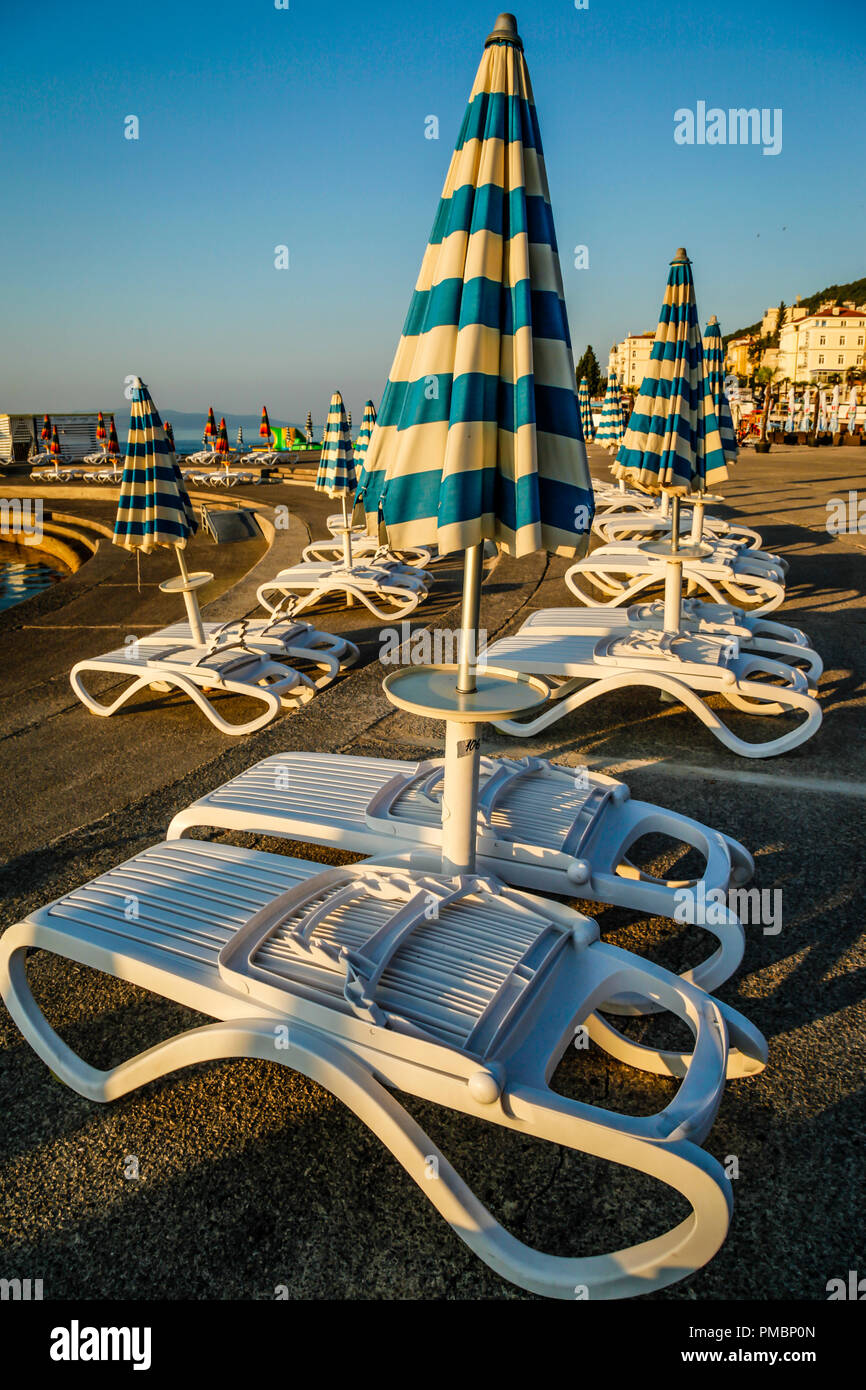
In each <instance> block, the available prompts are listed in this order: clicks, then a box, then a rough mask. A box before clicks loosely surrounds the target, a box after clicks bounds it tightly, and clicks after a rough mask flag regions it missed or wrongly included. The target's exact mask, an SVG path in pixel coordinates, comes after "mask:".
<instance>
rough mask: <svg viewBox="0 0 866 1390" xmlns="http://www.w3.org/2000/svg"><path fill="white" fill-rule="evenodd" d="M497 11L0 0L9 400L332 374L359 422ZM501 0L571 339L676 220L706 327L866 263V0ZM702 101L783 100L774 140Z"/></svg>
mask: <svg viewBox="0 0 866 1390" xmlns="http://www.w3.org/2000/svg"><path fill="white" fill-rule="evenodd" d="M10 11H12V12H10ZM495 18H496V6H495V4H492V3H490V2H489V0H486V2H485V3H484V4H480V3H477V2H476V0H453V2H452V0H437V3H436V4H435V5H417V6H412V5H407V4H406V3H405V0H404V2H403V3H392V0H380V2H379V3H376V0H369V2H368V3H366V4H364V5H358V4H349V3H344V2H342V0H340V2H339V3H334V4H327V3H322V0H290V8H289V9H287V10H278V9H276V8H275V5H274V3H273V0H208V3H202V0H173V3H167V0H148V3H147V4H146V5H142V6H138V5H134V4H130V5H118V4H116V3H102V2H101V0H91V3H88V4H86V5H82V6H75V5H71V4H69V3H59V2H58V0H45V3H41V4H40V5H39V6H38V7H32V6H24V5H23V4H19V5H17V6H16V7H15V8H14V10H12V7H11V6H6V7H4V13H3V14H2V16H0V51H2V52H3V55H4V63H3V66H4V84H3V86H2V88H0V168H2V172H3V180H4V188H3V199H2V206H3V216H2V219H0V247H2V264H3V266H4V268H5V271H6V274H5V277H4V286H3V332H2V333H0V409H4V410H38V411H43V410H49V411H59V410H63V409H66V410H70V409H89V408H95V407H97V406H103V405H104V406H114V405H116V404H118V403H119V402H120V401H121V399H122V395H123V383H124V378H125V377H126V376H127V375H128V374H131V373H140V374H141V375H142V376H143V378H144V379H145V381H147V382H148V384H149V385H150V387H151V390H152V392H153V394H154V398H155V400H156V402H157V404H158V406H159V407H160V409H161V410H162V411H163V413H164V414H167V413H169V412H170V411H171V409H172V408H173V409H175V410H198V409H204V408H206V407H207V406H208V405H209V404H213V405H214V406H215V407H216V409H217V412H218V413H225V414H226V415H228V416H229V417H231V413H232V412H233V411H244V412H246V411H256V410H258V409H259V408H260V407H261V405H262V404H263V403H265V404H267V406H268V408H269V410H270V411H271V413H272V414H273V416H274V417H275V418H286V417H288V418H292V419H303V418H304V416H305V415H306V412H307V410H308V409H312V411H313V416H314V419H316V420H321V419H322V418H323V416H324V414H325V412H326V409H327V402H328V399H329V397H330V394H331V391H332V390H333V389H334V388H335V387H338V388H340V389H341V390H342V391H343V393H344V396H345V397H346V402H347V405H348V406H349V407H350V408H351V409H352V410H353V412H357V418H358V419H360V412H361V408H362V405H363V401H364V400H365V399H366V397H368V396H372V397H373V399H374V400H375V401H376V402H377V403H378V401H379V399H380V397H381V393H382V389H383V386H384V383H385V379H386V377H387V373H388V369H389V367H390V364H391V359H392V356H393V353H394V349H395V347H396V343H397V339H398V337H399V333H400V329H401V326H402V322H403V318H404V315H405V312H406V308H407V305H408V302H409V298H410V295H411V291H412V287H413V285H414V282H415V278H416V275H417V272H418V268H419V265H420V262H421V257H422V255H423V251H424V247H425V243H426V239H427V235H428V233H429V230H430V227H431V224H432V220H433V215H434V213H435V210H436V206H437V202H438V198H439V194H440V192H441V188H442V183H443V180H444V177H445V173H446V170H447V167H448V162H449V159H450V155H451V150H452V147H453V142H454V138H455V136H456V134H457V130H458V127H459V125H460V121H461V118H462V115H463V111H464V108H465V105H466V100H467V97H468V94H469V89H470V86H471V83H472V79H473V76H474V74H475V70H476V67H477V64H478V61H479V58H480V56H481V52H482V47H483V42H484V39H485V37H486V35H487V34H488V32H489V31H490V29H491V28H492V26H493V22H494V20H495ZM517 18H518V22H519V26H520V32H521V34H522V37H523V40H524V44H525V49H526V57H527V61H528V64H529V70H530V74H531V77H532V81H533V87H534V90H535V98H536V103H537V106H538V111H539V119H540V123H541V132H542V138H543V141H544V149H545V155H546V160H547V167H548V176H549V180H550V187H551V196H552V200H553V209H554V216H555V220H556V228H557V235H558V239H559V244H560V250H561V255H562V262H563V274H564V280H565V286H566V296H567V301H568V310H569V318H570V323H571V331H572V338H573V340H574V345H575V352H576V355H578V354H579V353H580V352H581V351H582V350H583V348H584V347H585V345H586V344H587V342H591V343H592V344H593V346H594V347H595V349H596V352H597V353H598V355H599V358H600V359H601V360H602V363H603V364H604V363H605V362H606V359H607V351H608V349H609V347H610V344H611V343H612V342H613V340H614V338H619V337H621V336H622V335H623V334H624V333H626V332H627V331H629V330H631V331H639V330H642V329H645V328H653V327H654V326H655V323H656V319H657V313H658V307H659V303H660V300H661V297H662V292H663V288H664V283H665V277H666V274H667V265H668V261H669V259H670V257H671V254H672V253H673V251H674V250H675V248H676V247H677V246H679V245H685V246H686V247H687V249H688V251H689V254H690V255H691V257H692V261H693V265H694V272H695V281H696V288H697V296H698V308H699V311H700V313H701V316H702V318H704V319H706V318H707V317H709V315H710V314H712V313H716V314H718V315H719V318H720V321H721V323H722V328H723V331H724V330H725V329H726V328H734V327H736V326H738V325H740V324H742V323H744V322H750V321H752V320H754V319H755V318H757V317H758V316H759V314H760V313H761V312H762V311H763V309H764V308H765V307H766V305H768V304H771V303H778V301H779V299H780V298H784V299H785V300H786V301H787V302H790V301H791V300H793V298H794V297H795V295H796V294H798V293H799V294H803V295H806V294H809V293H811V292H812V291H814V290H816V289H819V288H821V287H822V286H823V285H825V284H828V283H831V282H834V281H837V282H842V281H845V280H848V279H854V278H857V277H859V276H861V275H863V274H864V273H866V254H864V248H866V234H864V232H866V179H864V163H863V151H862V138H863V137H862V131H863V116H864V95H863V94H864V82H863V76H862V56H863V52H864V39H866V7H864V6H863V5H862V3H861V0H836V2H835V3H834V4H833V5H832V6H816V5H814V4H811V3H806V2H805V0H762V3H761V4H760V5H756V4H755V3H754V0H749V3H745V0H726V3H724V4H722V3H713V4H712V5H704V6H699V5H694V4H693V5H691V6H688V5H675V6H663V5H660V4H658V3H655V0H644V2H643V3H635V0H589V8H588V9H586V10H577V9H576V8H575V6H574V3H573V0H534V3H533V4H532V5H531V6H526V7H525V8H524V10H523V13H521V11H520V10H519V8H518V10H517ZM698 101H705V102H706V103H707V105H708V106H719V107H722V108H725V109H726V108H728V107H731V106H748V107H751V106H756V107H759V108H760V107H768V108H777V107H780V108H781V109H782V112H783V144H782V151H781V153H780V154H779V155H778V156H775V157H772V156H764V155H762V153H761V150H760V148H758V147H754V146H745V147H740V146H736V147H735V146H718V147H709V146H706V145H704V146H697V145H696V146H693V147H683V146H677V145H676V144H675V143H674V140H673V131H674V111H675V110H676V109H677V108H680V107H691V108H693V109H694V108H695V106H696V103H697V102H698ZM128 115H136V116H137V117H138V119H139V122H140V138H139V139H138V140H137V141H132V140H126V139H124V118H125V117H126V116H128ZM429 115H436V116H437V117H438V119H439V123H440V131H439V134H440V138H439V139H438V140H429V139H425V135H424V131H425V117H427V116H429ZM280 244H285V245H287V246H288V247H289V255H290V268H289V269H288V270H286V271H279V270H276V269H275V268H274V247H275V246H277V245H280ZM576 245H586V246H587V247H588V248H589V268H588V269H585V270H577V269H575V267H574V256H573V250H572V248H574V247H575V246H576Z"/></svg>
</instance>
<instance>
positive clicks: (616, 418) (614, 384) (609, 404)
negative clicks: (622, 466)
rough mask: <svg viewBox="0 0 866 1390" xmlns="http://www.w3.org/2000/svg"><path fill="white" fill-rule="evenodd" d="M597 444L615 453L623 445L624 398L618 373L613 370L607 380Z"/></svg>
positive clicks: (596, 439)
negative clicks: (621, 393)
mask: <svg viewBox="0 0 866 1390" xmlns="http://www.w3.org/2000/svg"><path fill="white" fill-rule="evenodd" d="M595 442H596V444H601V445H603V447H604V448H605V449H608V450H609V451H610V452H615V451H616V450H617V449H618V448H619V446H620V444H621V443H622V396H621V395H620V390H619V381H618V380H617V375H616V372H615V371H613V370H611V372H610V375H609V376H608V379H607V391H606V392H605V397H604V405H603V406H602V409H601V419H600V420H599V422H598V432H597V434H596V436H595Z"/></svg>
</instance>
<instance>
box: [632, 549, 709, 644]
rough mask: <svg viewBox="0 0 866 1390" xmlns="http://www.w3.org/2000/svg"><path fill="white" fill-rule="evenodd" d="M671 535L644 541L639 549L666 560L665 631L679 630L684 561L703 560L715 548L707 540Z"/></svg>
mask: <svg viewBox="0 0 866 1390" xmlns="http://www.w3.org/2000/svg"><path fill="white" fill-rule="evenodd" d="M678 542H679V537H678V536H674V535H671V536H670V538H669V539H668V540H664V541H642V542H641V544H640V546H639V549H640V550H642V551H643V552H644V554H646V555H653V556H655V557H657V558H658V559H661V560H664V562H665V632H679V630H680V614H681V610H682V598H683V561H684V560H703V559H706V557H707V556H708V555H712V553H713V548H712V546H711V545H707V544H706V542H705V541H697V542H695V541H688V542H686V544H685V545H683V544H681V543H678Z"/></svg>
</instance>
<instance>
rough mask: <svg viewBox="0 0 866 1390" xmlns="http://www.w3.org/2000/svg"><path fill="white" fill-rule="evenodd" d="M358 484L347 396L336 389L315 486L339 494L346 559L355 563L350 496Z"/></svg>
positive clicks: (347, 563) (331, 493) (330, 495)
mask: <svg viewBox="0 0 866 1390" xmlns="http://www.w3.org/2000/svg"><path fill="white" fill-rule="evenodd" d="M356 486H357V478H356V476H355V462H354V459H353V457H352V436H351V434H350V432H349V421H348V419H347V418H346V411H345V409H344V407H343V397H342V396H341V395H340V393H339V391H335V392H334V394H333V396H332V397H331V404H330V405H329V407H328V422H327V424H326V426H325V434H324V438H323V440H322V456H321V458H320V459H319V467H318V469H317V471H316V482H315V489H316V491H317V492H327V494H328V496H329V497H339V499H340V505H341V506H342V509H343V559H344V561H345V563H346V565H347V566H348V567H349V568H351V565H352V528H351V524H350V521H349V508H348V498H349V497H350V496H351V495H352V494H353V493H354V491H355V488H356Z"/></svg>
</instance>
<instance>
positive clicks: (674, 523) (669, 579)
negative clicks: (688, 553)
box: [665, 493, 683, 632]
mask: <svg viewBox="0 0 866 1390" xmlns="http://www.w3.org/2000/svg"><path fill="white" fill-rule="evenodd" d="M679 548H680V498H679V493H674V496H673V499H672V502H671V558H670V559H669V560H668V562H667V564H666V565H665V632H679V630H680V618H681V613H682V597H683V590H682V580H683V562H682V560H680V559H678V558H677V552H678V551H679Z"/></svg>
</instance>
